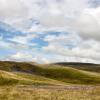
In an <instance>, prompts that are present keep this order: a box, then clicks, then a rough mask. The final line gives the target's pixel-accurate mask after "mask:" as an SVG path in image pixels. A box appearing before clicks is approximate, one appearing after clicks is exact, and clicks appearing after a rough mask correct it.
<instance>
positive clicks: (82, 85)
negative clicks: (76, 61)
mask: <svg viewBox="0 0 100 100" xmlns="http://www.w3.org/2000/svg"><path fill="white" fill-rule="evenodd" d="M96 66H97V65H96ZM92 67H93V65H92ZM94 68H95V67H94ZM89 69H90V68H89ZM99 95H100V73H99V71H96V70H95V69H94V71H93V68H92V71H90V70H82V69H80V68H79V69H78V68H74V67H70V66H64V65H57V64H56V65H55V64H47V65H39V64H30V63H25V62H0V100H100V96H99Z"/></svg>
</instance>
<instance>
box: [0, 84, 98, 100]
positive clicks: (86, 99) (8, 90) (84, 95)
mask: <svg viewBox="0 0 100 100" xmlns="http://www.w3.org/2000/svg"><path fill="white" fill-rule="evenodd" d="M76 87H77V88H75V86H74V88H73V87H72V86H67V88H66V89H64V88H59V87H58V88H54V89H53V88H43V87H42V88H38V87H32V86H13V87H12V86H9V87H8V86H6V87H0V100H100V87H88V86H87V87H86V86H85V87H83V88H82V87H80V86H76Z"/></svg>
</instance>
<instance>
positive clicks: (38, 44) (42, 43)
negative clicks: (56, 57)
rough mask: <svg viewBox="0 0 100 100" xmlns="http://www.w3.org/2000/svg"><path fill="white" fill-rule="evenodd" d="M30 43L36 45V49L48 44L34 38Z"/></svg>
mask: <svg viewBox="0 0 100 100" xmlns="http://www.w3.org/2000/svg"><path fill="white" fill-rule="evenodd" d="M30 43H35V44H37V45H36V46H35V47H36V48H41V47H43V46H47V45H48V43H47V42H45V41H43V39H42V38H35V39H32V40H30Z"/></svg>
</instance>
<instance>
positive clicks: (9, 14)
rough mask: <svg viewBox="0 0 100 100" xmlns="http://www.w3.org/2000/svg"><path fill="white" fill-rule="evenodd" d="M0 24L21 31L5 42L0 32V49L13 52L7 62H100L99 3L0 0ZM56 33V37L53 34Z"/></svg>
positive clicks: (64, 0)
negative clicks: (30, 60)
mask: <svg viewBox="0 0 100 100" xmlns="http://www.w3.org/2000/svg"><path fill="white" fill-rule="evenodd" d="M0 21H4V22H5V23H8V24H9V25H11V26H13V27H14V28H15V29H17V30H20V31H22V32H25V34H24V35H23V36H21V35H18V36H16V35H15V34H14V36H13V37H11V38H9V39H4V37H2V34H3V33H0V34H1V35H0V47H1V48H4V49H8V48H9V49H10V50H11V49H13V51H15V54H14V55H11V56H10V57H9V58H10V59H15V60H29V59H33V58H34V60H35V61H38V60H41V62H52V61H69V60H74V61H76V60H75V59H76V58H77V61H85V62H87V61H94V62H96V61H98V60H100V49H99V48H100V5H99V0H0ZM6 30H7V29H6ZM70 30H71V31H70ZM51 31H52V34H53V35H52V34H49V32H51ZM57 31H60V34H56V35H55V34H54V33H53V32H57ZM6 32H7V31H6ZM38 33H39V34H38ZM44 33H45V34H44ZM9 34H10V33H9ZM12 35H13V34H12ZM5 37H7V34H5ZM32 39H34V41H35V43H33V42H30V41H31V40H32ZM41 41H42V42H41ZM36 43H37V44H38V45H36ZM44 45H46V46H44ZM30 46H31V47H30ZM33 49H36V50H37V51H36V50H35V51H34V54H35V56H34V57H33V55H34V54H33V55H32V53H30V52H32V50H33ZM21 50H22V51H23V52H22V51H21ZM26 51H27V52H26ZM40 52H41V55H38V53H40ZM48 53H50V54H51V55H48ZM82 58H83V59H82ZM68 59H69V60H68Z"/></svg>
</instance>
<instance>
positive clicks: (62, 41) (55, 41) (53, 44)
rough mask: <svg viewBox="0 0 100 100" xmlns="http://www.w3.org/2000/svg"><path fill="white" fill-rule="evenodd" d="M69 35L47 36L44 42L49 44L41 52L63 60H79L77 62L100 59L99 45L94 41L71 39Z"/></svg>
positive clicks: (71, 36)
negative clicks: (73, 58)
mask: <svg viewBox="0 0 100 100" xmlns="http://www.w3.org/2000/svg"><path fill="white" fill-rule="evenodd" d="M73 36H74V35H73V34H71V35H69V36H67V35H64V36H63V35H62V34H61V35H59V36H54V35H53V36H52V35H51V36H48V37H46V39H45V40H47V41H48V42H49V44H48V46H46V47H43V50H44V51H45V52H47V53H50V52H51V53H52V54H56V55H60V56H65V57H64V58H70V57H75V58H76V59H78V58H81V59H80V60H79V59H78V61H81V60H82V58H83V60H85V59H90V60H91V61H92V60H98V61H99V59H100V49H99V48H100V43H99V42H98V41H95V40H86V41H84V40H82V39H80V38H77V37H75V36H76V35H75V36H74V37H73Z"/></svg>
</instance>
